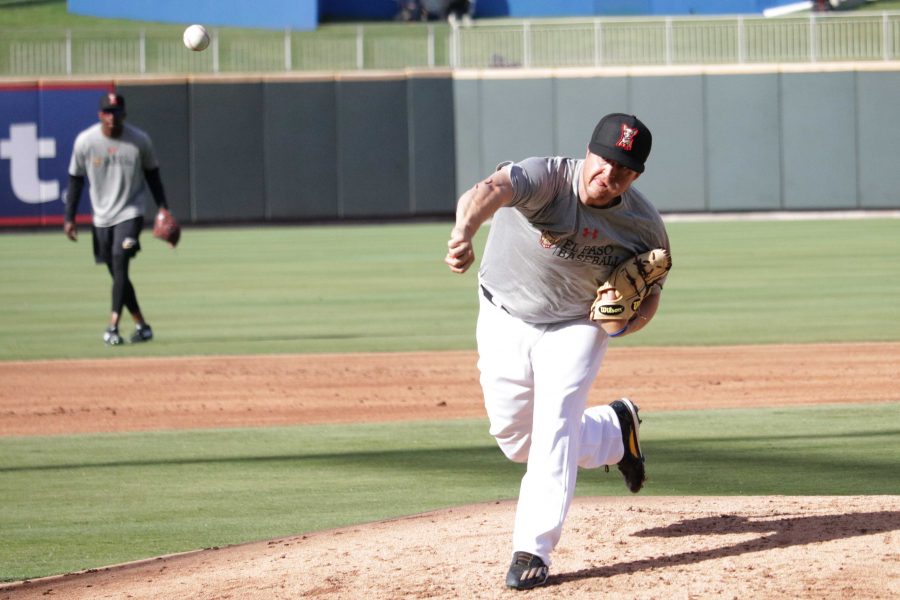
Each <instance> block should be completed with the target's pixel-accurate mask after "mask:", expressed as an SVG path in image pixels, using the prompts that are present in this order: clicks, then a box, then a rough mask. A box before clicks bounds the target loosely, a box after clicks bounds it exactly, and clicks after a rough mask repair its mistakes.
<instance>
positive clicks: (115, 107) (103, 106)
mask: <svg viewBox="0 0 900 600" xmlns="http://www.w3.org/2000/svg"><path fill="white" fill-rule="evenodd" d="M100 110H102V111H104V112H115V111H119V112H123V113H124V112H125V98H123V97H122V95H121V94H116V93H115V92H108V93H106V94H103V95H102V96H100Z"/></svg>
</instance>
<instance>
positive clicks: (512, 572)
mask: <svg viewBox="0 0 900 600" xmlns="http://www.w3.org/2000/svg"><path fill="white" fill-rule="evenodd" d="M549 576H550V568H549V567H548V566H547V565H545V564H544V561H543V560H541V557H540V556H535V555H534V554H529V553H528V552H516V553H514V554H513V559H512V564H511V565H510V566H509V572H508V573H507V574H506V587H509V588H513V589H516V590H530V589H531V588H535V587H538V586H539V585H544V584H545V583H547V578H548V577H549Z"/></svg>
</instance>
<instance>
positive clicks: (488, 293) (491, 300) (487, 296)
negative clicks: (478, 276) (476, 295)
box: [478, 285, 509, 314]
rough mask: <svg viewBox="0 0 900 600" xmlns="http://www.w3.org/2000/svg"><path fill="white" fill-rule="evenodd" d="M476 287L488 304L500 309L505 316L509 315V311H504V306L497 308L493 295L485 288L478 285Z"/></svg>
mask: <svg viewBox="0 0 900 600" xmlns="http://www.w3.org/2000/svg"><path fill="white" fill-rule="evenodd" d="M478 287H480V288H481V293H482V294H484V297H485V298H487V301H488V302H490V303H491V304H493V305H494V306H497V308H500V309H502V310H503V311H504V312H505V313H506V314H509V311H508V310H506V307H505V306H498V305H497V303H496V302H494V295H493V294H492V293H490V292H489V291H488V289H487V288H486V287H484V286H483V285H479V286H478Z"/></svg>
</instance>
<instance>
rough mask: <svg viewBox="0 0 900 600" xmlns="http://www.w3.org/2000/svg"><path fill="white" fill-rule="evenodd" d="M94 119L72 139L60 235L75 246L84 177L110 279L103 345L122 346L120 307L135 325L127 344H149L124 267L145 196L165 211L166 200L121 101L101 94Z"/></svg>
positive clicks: (99, 257)
mask: <svg viewBox="0 0 900 600" xmlns="http://www.w3.org/2000/svg"><path fill="white" fill-rule="evenodd" d="M98 116H99V119H100V122H99V123H96V124H94V125H92V126H91V127H89V128H87V129H85V130H84V131H82V132H81V133H79V134H78V137H76V138H75V144H74V147H73V149H72V159H71V161H70V163H69V187H68V190H67V192H66V216H65V222H64V224H63V231H64V232H65V234H66V236H68V238H69V239H70V240H72V241H73V242H77V241H78V230H77V228H76V226H75V215H76V214H77V212H78V203H79V201H80V199H81V191H82V189H83V188H84V179H85V177H87V178H88V180H89V181H90V184H91V185H90V198H91V207H92V209H93V225H92V238H93V245H94V259H95V260H96V262H97V264H105V265H106V267H107V269H109V273H110V275H112V280H113V284H112V312H111V313H110V318H109V325H108V327H107V328H106V331H105V332H104V333H103V341H104V342H106V343H107V344H109V345H111V346H116V345H119V344H121V343H123V341H124V340H123V339H122V337H121V336H120V335H119V318H120V316H121V313H122V307H123V306H124V307H126V308H127V309H128V312H130V313H131V316H132V318H133V319H134V323H135V331H134V333H133V334H132V336H131V341H132V342H146V341H149V340H151V339H153V330H152V329H151V328H150V325H149V324H148V323H147V321H146V320H145V319H144V315H143V314H142V313H141V309H140V305H139V304H138V300H137V294H136V293H135V290H134V285H133V284H132V283H131V279H130V277H129V275H128V265H129V261H130V260H131V259H132V258H134V257H135V256H136V255H137V253H138V252H139V251H140V249H141V244H140V234H141V230H142V229H143V225H144V210H145V206H146V199H147V196H149V195H152V196H153V200H154V201H155V202H156V204H157V206H158V207H159V208H166V196H165V192H164V190H163V185H162V180H161V179H160V176H159V165H158V163H157V161H156V155H155V153H154V151H153V143H152V142H151V140H150V136H148V135H147V134H146V133H144V132H143V131H141V130H140V129H138V128H137V127H132V126H131V125H127V124H126V123H125V99H124V98H123V97H122V96H121V95H119V94H116V93H113V92H110V93H108V94H104V95H103V96H102V97H101V98H100V111H99V113H98Z"/></svg>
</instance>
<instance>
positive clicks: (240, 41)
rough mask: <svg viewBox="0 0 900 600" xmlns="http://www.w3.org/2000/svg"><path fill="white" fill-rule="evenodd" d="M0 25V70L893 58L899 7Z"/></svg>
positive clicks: (48, 72) (20, 73)
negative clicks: (205, 32) (347, 21)
mask: <svg viewBox="0 0 900 600" xmlns="http://www.w3.org/2000/svg"><path fill="white" fill-rule="evenodd" d="M212 38H213V39H212V44H211V45H210V47H209V49H208V50H206V51H204V52H190V51H188V50H186V49H185V48H184V46H182V44H181V40H180V38H179V37H178V36H173V35H171V33H165V34H163V33H159V32H147V31H141V32H140V33H138V34H135V33H133V32H128V33H117V32H104V33H102V34H101V33H98V32H97V31H96V30H89V31H79V30H75V29H66V30H55V29H54V30H37V31H23V30H0V76H3V77H45V76H79V75H110V74H117V75H127V74H203V73H235V72H253V73H258V72H279V71H280V72H284V71H288V72H297V71H345V70H365V69H404V68H425V69H428V68H465V69H482V68H517V67H525V68H541V67H547V68H556V67H604V66H640V65H688V64H753V63H797V62H800V63H803V62H828V61H890V60H900V12H880V13H879V12H855V13H843V14H838V15H834V14H822V13H809V14H808V15H803V16H794V17H779V18H765V17H761V16H747V15H739V16H725V17H667V18H637V17H635V18H621V19H613V18H603V19H559V20H540V21H538V20H534V21H491V20H487V21H475V22H474V24H473V25H472V26H469V27H463V26H454V27H449V26H446V25H443V24H439V25H435V24H428V25H423V26H414V27H409V26H404V25H398V26H396V27H394V28H390V27H388V28H386V27H384V26H381V27H367V26H364V25H360V26H357V27H355V28H343V29H340V30H334V31H317V32H292V31H284V32H272V31H250V32H247V31H241V32H240V33H233V34H231V33H226V32H221V31H218V30H215V29H213V30H212Z"/></svg>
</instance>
